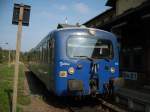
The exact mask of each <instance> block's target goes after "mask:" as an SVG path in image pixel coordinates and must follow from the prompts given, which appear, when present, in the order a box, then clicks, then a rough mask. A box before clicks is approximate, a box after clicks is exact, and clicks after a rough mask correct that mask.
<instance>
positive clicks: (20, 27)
mask: <svg viewBox="0 0 150 112" xmlns="http://www.w3.org/2000/svg"><path fill="white" fill-rule="evenodd" d="M23 10H24V7H23V6H21V7H20V13H19V23H18V32H17V43H16V62H15V74H14V85H13V101H12V112H16V106H17V89H18V73H19V55H20V47H21V34H22V20H23Z"/></svg>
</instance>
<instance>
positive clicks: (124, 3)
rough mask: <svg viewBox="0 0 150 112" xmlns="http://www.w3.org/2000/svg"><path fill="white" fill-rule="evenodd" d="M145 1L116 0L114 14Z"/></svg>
mask: <svg viewBox="0 0 150 112" xmlns="http://www.w3.org/2000/svg"><path fill="white" fill-rule="evenodd" d="M145 1H146V0H116V15H120V14H122V13H123V12H124V11H126V10H128V9H130V8H135V7H137V6H139V5H141V4H142V3H143V2H145Z"/></svg>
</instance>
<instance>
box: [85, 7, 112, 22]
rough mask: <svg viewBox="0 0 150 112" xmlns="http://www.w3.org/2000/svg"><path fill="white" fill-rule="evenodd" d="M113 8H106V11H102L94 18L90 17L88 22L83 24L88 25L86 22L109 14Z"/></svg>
mask: <svg viewBox="0 0 150 112" xmlns="http://www.w3.org/2000/svg"><path fill="white" fill-rule="evenodd" d="M112 10H113V8H110V9H108V10H106V11H104V12H102V13H101V14H99V15H97V16H95V17H94V18H92V19H90V20H89V21H87V22H85V23H83V25H86V24H88V23H90V22H92V21H93V20H95V19H97V18H99V17H102V16H103V15H105V14H107V13H109V12H111V11H112Z"/></svg>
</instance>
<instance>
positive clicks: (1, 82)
mask: <svg viewBox="0 0 150 112" xmlns="http://www.w3.org/2000/svg"><path fill="white" fill-rule="evenodd" d="M13 76H14V66H13V65H12V66H11V67H8V64H3V65H0V112H9V110H10V101H11V98H12V90H13ZM24 78H25V73H24V66H23V65H20V69H19V84H18V85H19V86H18V104H19V105H27V104H30V98H29V96H25V95H24V93H23V90H24ZM17 110H18V112H21V110H22V109H21V108H20V107H18V108H17Z"/></svg>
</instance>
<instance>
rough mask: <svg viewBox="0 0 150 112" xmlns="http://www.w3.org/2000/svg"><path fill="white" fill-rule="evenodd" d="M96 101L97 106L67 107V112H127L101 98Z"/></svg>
mask: <svg viewBox="0 0 150 112" xmlns="http://www.w3.org/2000/svg"><path fill="white" fill-rule="evenodd" d="M98 101H99V104H98V105H96V106H84V107H72V106H70V105H68V110H69V112H128V111H126V110H124V109H121V108H119V107H118V106H116V105H114V104H111V103H109V102H107V101H105V100H103V99H101V98H98ZM91 110H92V111H91Z"/></svg>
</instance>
